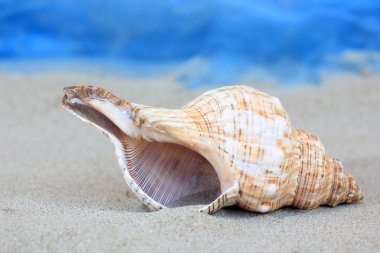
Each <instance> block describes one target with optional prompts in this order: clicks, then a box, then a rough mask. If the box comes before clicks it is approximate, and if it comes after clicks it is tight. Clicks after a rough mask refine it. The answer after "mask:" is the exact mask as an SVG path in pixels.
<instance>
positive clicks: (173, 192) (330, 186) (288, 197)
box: [62, 85, 363, 214]
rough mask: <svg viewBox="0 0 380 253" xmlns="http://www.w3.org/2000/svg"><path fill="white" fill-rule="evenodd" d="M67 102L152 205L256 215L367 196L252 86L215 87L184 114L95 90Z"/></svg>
mask: <svg viewBox="0 0 380 253" xmlns="http://www.w3.org/2000/svg"><path fill="white" fill-rule="evenodd" d="M64 91H65V95H64V97H63V100H62V105H63V106H64V107H65V108H66V109H68V110H69V111H70V112H72V113H73V114H74V115H76V116H78V117H79V118H80V119H82V120H83V121H85V122H87V123H89V124H91V125H93V126H95V127H96V128H97V129H98V130H100V131H101V132H103V133H105V134H106V135H107V136H108V137H109V138H110V140H111V141H112V142H113V144H114V145H115V154H116V157H117V160H118V163H119V165H120V167H121V168H122V171H123V175H124V178H125V180H126V182H127V184H128V185H129V187H130V188H131V190H133V191H134V192H135V194H136V196H137V197H138V198H139V199H141V200H142V201H143V202H144V203H145V204H146V205H147V206H148V207H149V208H150V209H152V210H158V209H162V208H165V207H174V206H179V205H186V204H206V206H205V207H204V208H202V209H201V211H202V212H206V213H210V214H211V213H214V212H216V211H218V210H220V209H221V208H223V207H225V206H228V205H238V206H239V207H241V208H243V209H245V210H249V211H254V212H263V213H264V212H269V211H273V210H276V209H278V208H281V207H283V206H294V207H296V208H301V209H310V208H315V207H318V206H320V205H329V206H336V205H337V204H340V203H351V202H355V201H358V200H361V199H362V198H363V194H362V190H361V189H360V187H359V186H358V184H357V183H356V182H355V180H354V179H353V178H352V176H351V175H350V174H348V173H347V172H345V171H344V170H343V166H342V163H341V162H340V161H339V160H338V159H333V158H330V157H328V156H327V155H326V152H325V149H324V146H323V144H322V143H321V141H320V139H319V138H318V137H317V136H315V135H313V134H310V133H307V132H305V131H302V130H297V129H295V128H293V126H292V124H291V122H290V120H289V117H288V115H287V113H286V111H285V110H284V108H283V107H282V105H281V103H280V101H279V99H278V98H276V97H273V96H270V95H268V94H265V93H263V92H260V91H258V90H256V89H254V88H251V87H248V86H243V85H241V86H227V87H222V88H219V89H215V90H211V91H208V92H206V93H204V94H202V95H201V96H199V97H198V98H196V99H194V100H193V101H191V102H189V103H188V104H187V105H185V106H184V107H182V108H181V109H178V110H169V109H163V108H158V107H151V106H144V105H139V104H135V103H131V102H129V101H127V100H122V99H120V98H118V97H116V96H114V95H113V94H111V93H110V92H108V91H106V90H104V89H102V88H98V87H94V86H71V87H66V88H65V89H64Z"/></svg>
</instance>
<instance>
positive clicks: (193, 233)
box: [0, 72, 380, 252]
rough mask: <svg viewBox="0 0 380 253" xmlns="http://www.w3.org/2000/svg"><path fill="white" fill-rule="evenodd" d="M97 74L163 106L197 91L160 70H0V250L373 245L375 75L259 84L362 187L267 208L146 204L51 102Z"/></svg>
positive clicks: (378, 150)
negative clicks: (337, 198) (121, 73)
mask: <svg viewBox="0 0 380 253" xmlns="http://www.w3.org/2000/svg"><path fill="white" fill-rule="evenodd" d="M71 84H96V85H99V86H104V87H106V88H107V89H110V90H111V91H113V92H114V93H115V94H117V95H120V96H121V97H124V98H128V99H129V100H132V101H134V102H140V103H145V104H149V105H159V106H164V107H169V108H175V107H179V106H181V105H182V104H183V103H185V102H187V101H189V100H190V99H191V98H193V97H195V96H196V95H198V94H200V93H201V91H200V90H195V91H186V90H185V89H184V88H181V87H179V86H177V85H176V84H175V81H174V79H173V78H171V77H170V76H167V77H164V78H162V79H154V80H153V79H151V80H149V79H146V80H132V79H126V78H119V77H115V76H110V75H107V74H104V73H100V72H93V73H82V74H80V73H72V72H71V73H70V72H68V73H62V72H61V73H54V72H50V73H43V74H10V73H0V94H1V95H0V96H1V98H0V136H1V141H0V151H1V152H0V251H1V252H82V251H85V252H86V251H87V252H121V251H129V252H132V251H140V252H141V251H146V252H151V251H153V250H154V251H158V252H178V251H185V252H186V251H191V252H199V251H213V252H219V251H230V252H231V251H234V252H247V251H251V252H273V251H275V252H279V251H281V252H310V251H313V252H315V251H327V252H335V251H340V252H379V250H380V187H379V184H380V183H379V182H380V156H379V155H380V86H379V85H380V76H336V77H330V78H326V79H325V80H324V81H323V86H322V87H319V88H317V87H301V88H298V87H297V88H291V89H287V90H283V89H274V88H265V87H261V89H262V90H264V91H267V92H269V93H271V94H273V95H277V96H279V97H280V99H281V101H282V102H283V104H284V106H285V108H286V109H287V110H288V113H289V115H290V117H291V119H292V121H293V124H294V125H295V126H296V127H298V128H303V129H306V130H308V131H310V132H313V133H315V134H317V135H318V136H319V137H321V139H322V140H323V141H324V143H325V146H326V149H327V151H328V153H329V154H330V155H331V156H335V157H339V158H341V159H342V160H343V164H344V165H345V168H346V170H347V171H349V172H350V173H351V174H353V176H354V177H355V178H356V179H357V180H358V181H359V183H360V184H361V185H362V187H363V188H364V192H365V198H364V200H363V201H362V202H360V203H358V204H352V205H342V206H338V207H336V208H329V207H321V208H318V209H314V210H310V211H302V210H296V209H292V208H285V209H281V210H278V211H275V212H273V213H269V214H264V215H262V214H255V213H248V212H245V211H242V210H239V209H236V208H235V209H234V208H229V209H228V210H223V211H221V212H219V213H217V214H216V215H213V216H210V215H205V214H201V213H199V212H198V211H197V210H198V208H199V206H189V207H182V208H174V209H167V210H164V211H159V212H149V211H148V210H147V209H146V208H145V207H144V206H143V205H142V204H141V203H140V202H139V201H138V200H137V199H136V198H135V197H134V196H133V194H132V193H130V192H129V191H128V188H127V185H126V183H125V182H124V179H123V177H122V174H121V171H120V169H119V168H118V166H117V164H116V160H115V159H114V155H113V147H112V145H111V143H110V142H108V140H107V139H106V138H105V137H104V136H102V135H101V134H99V133H98V132H97V131H96V130H95V129H94V128H93V127H90V126H88V125H85V124H83V123H82V122H80V121H79V120H78V119H76V118H75V117H73V116H72V115H71V114H69V113H68V112H66V111H65V110H64V109H62V108H61V107H60V99H61V96H62V88H63V87H64V86H67V85H71Z"/></svg>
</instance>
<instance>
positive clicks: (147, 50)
mask: <svg viewBox="0 0 380 253" xmlns="http://www.w3.org/2000/svg"><path fill="white" fill-rule="evenodd" d="M378 50H380V1H379V0H360V1H347V0H330V1H327V0H325V1H322V0H320V1H317V0H313V1H286V0H270V1H268V0H267V1H259V0H256V1H237V0H218V1H200V0H193V1H175V0H172V1H148V0H127V1H115V0H108V1H101V0H83V1H75V0H66V1H52V0H51V1H49V0H39V1H37V0H35V1H33V0H30V1H21V0H0V58H1V59H2V60H4V61H11V60H15V59H17V60H18V59H25V60H30V59H46V58H48V59H52V60H56V61H57V60H62V59H72V58H84V59H91V60H93V61H103V60H105V61H117V62H124V63H126V66H129V67H130V66H133V65H136V66H139V68H138V69H139V73H141V74H144V66H149V68H157V69H162V66H170V67H168V68H163V69H165V71H167V69H170V68H176V66H181V67H180V68H179V69H180V70H179V71H178V80H180V81H183V82H185V83H187V84H189V85H191V86H198V85H204V84H219V83H220V84H229V83H236V82H251V81H263V80H264V81H268V82H275V83H281V84H288V83H299V82H301V83H302V82H313V83H317V82H318V80H319V78H320V76H321V75H322V74H324V73H329V72H342V71H350V72H368V71H369V72H376V71H379V70H380V63H379V62H380V56H379V54H378V53H376V51H378ZM132 68H133V67H132ZM126 71H127V70H126ZM163 71H164V70H163Z"/></svg>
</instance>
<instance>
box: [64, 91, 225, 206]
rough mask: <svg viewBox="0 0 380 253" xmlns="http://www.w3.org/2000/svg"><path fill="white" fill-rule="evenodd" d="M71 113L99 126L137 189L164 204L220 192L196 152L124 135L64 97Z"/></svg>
mask: <svg viewBox="0 0 380 253" xmlns="http://www.w3.org/2000/svg"><path fill="white" fill-rule="evenodd" d="M64 105H65V106H66V107H67V108H68V109H69V110H71V111H72V112H73V113H74V114H76V115H78V116H79V117H81V118H82V119H85V120H86V121H89V122H90V123H91V124H94V125H96V126H97V127H98V128H101V129H102V130H104V132H106V133H107V134H108V135H113V136H114V137H116V138H111V139H113V140H114V141H115V140H117V141H119V142H120V144H121V145H120V144H119V145H116V143H115V147H116V149H118V147H120V149H122V150H116V152H117V153H118V154H119V155H121V156H122V157H121V159H123V160H124V164H126V165H127V166H126V168H123V170H124V171H123V172H124V173H128V174H129V175H130V177H131V178H132V179H133V180H134V181H135V183H136V184H137V185H138V186H139V188H140V189H141V190H142V191H143V192H144V193H145V194H146V195H148V196H149V197H150V198H151V199H153V200H154V201H156V202H158V203H160V204H161V205H163V206H166V207H176V206H183V205H192V204H209V203H210V202H212V201H213V200H215V199H216V198H217V197H218V196H219V195H220V194H221V190H220V189H221V187H220V182H219V179H218V176H217V174H216V172H215V170H214V168H213V167H212V165H211V164H210V163H209V162H208V161H207V160H206V159H205V158H204V157H203V156H201V155H200V154H198V153H197V152H195V151H193V150H191V149H189V148H187V147H184V146H181V145H179V144H174V143H165V142H157V141H146V140H144V139H143V138H142V139H135V138H131V137H129V136H127V135H126V134H125V133H124V132H123V131H122V130H120V128H119V127H118V126H117V125H116V124H114V122H113V121H111V120H110V119H109V118H108V117H107V116H105V115H103V114H102V113H101V112H99V111H98V110H96V109H95V108H93V107H92V106H91V105H88V104H87V103H85V102H83V101H82V100H80V99H75V98H74V99H66V100H65V99H64Z"/></svg>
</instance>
